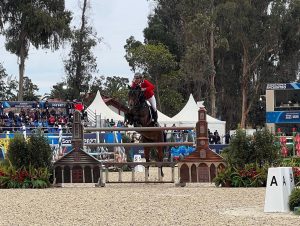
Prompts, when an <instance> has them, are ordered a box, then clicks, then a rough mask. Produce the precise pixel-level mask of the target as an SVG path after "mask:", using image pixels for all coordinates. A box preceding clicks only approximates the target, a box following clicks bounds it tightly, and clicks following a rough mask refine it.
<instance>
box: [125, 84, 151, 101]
mask: <svg viewBox="0 0 300 226" xmlns="http://www.w3.org/2000/svg"><path fill="white" fill-rule="evenodd" d="M138 85H139V86H141V88H146V90H145V91H144V95H145V98H146V100H148V99H149V98H151V97H152V96H153V95H154V89H155V86H154V85H153V84H152V83H151V82H149V81H148V80H147V79H143V80H142V81H141V83H140V84H137V83H135V82H133V83H132V85H131V87H132V88H135V87H137V86H138Z"/></svg>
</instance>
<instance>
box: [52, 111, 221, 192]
mask: <svg viewBox="0 0 300 226" xmlns="http://www.w3.org/2000/svg"><path fill="white" fill-rule="evenodd" d="M198 118H199V121H198V122H197V124H196V137H197V138H196V142H195V143H194V142H156V143H93V144H84V145H85V146H87V147H116V146H123V147H132V146H140V147H158V146H180V145H186V146H195V147H196V150H195V151H194V152H192V153H191V155H190V156H187V157H186V158H184V159H183V160H181V161H180V162H122V163H118V162H103V161H99V160H98V159H96V158H95V157H93V156H92V155H90V154H88V153H86V152H85V151H83V133H84V131H86V132H94V131H97V132H103V131H110V132H112V131H136V132H140V131H164V130H194V129H195V128H194V127H132V128H128V127H122V128H121V127H117V128H111V127H109V128H107V127H105V128H90V127H89V128H84V127H83V125H82V123H81V120H80V112H78V111H76V112H75V113H74V121H73V126H72V135H73V136H72V146H73V149H72V151H70V152H69V153H67V154H66V155H65V156H63V157H62V158H61V159H59V160H57V161H56V162H55V163H54V183H56V184H61V183H97V186H105V183H174V182H175V174H174V171H175V166H176V165H177V166H178V176H179V178H178V181H179V182H180V183H186V182H211V181H212V179H213V177H214V176H215V175H216V174H217V169H218V168H220V167H221V168H223V167H225V162H224V160H223V159H222V157H221V156H219V155H218V154H216V153H214V152H213V151H211V150H210V149H209V148H208V134H207V121H206V110H205V109H204V108H202V107H201V108H200V109H199V114H198ZM138 165H142V166H144V167H145V178H144V180H143V181H136V180H135V170H134V168H135V166H138ZM150 166H155V167H157V168H158V180H149V178H148V173H149V172H148V169H149V167H150ZM212 166H213V167H212ZM111 167H114V168H117V169H118V172H119V177H118V180H117V181H110V180H109V169H110V168H111ZM124 167H129V168H131V171H132V178H131V181H123V180H122V172H123V168H124ZM161 167H170V168H171V171H172V178H171V180H167V181H164V180H163V179H162V176H161V173H160V169H161ZM104 173H105V177H104Z"/></svg>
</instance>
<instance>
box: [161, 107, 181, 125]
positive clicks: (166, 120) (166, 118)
mask: <svg viewBox="0 0 300 226" xmlns="http://www.w3.org/2000/svg"><path fill="white" fill-rule="evenodd" d="M157 115H158V118H157V121H158V122H159V123H160V124H161V126H162V124H168V125H169V124H173V123H176V122H175V121H174V119H172V118H170V117H169V116H167V115H165V114H164V113H162V112H160V111H158V110H157Z"/></svg>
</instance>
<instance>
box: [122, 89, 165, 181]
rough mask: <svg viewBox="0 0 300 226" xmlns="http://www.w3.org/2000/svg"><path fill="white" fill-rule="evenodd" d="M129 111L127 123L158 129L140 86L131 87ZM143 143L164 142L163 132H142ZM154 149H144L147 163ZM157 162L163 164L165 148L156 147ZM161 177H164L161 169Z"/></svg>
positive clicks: (126, 118)
mask: <svg viewBox="0 0 300 226" xmlns="http://www.w3.org/2000/svg"><path fill="white" fill-rule="evenodd" d="M128 107H129V111H128V113H127V114H126V115H125V122H126V123H127V124H130V125H133V126H134V127H156V126H157V125H156V123H155V122H154V121H153V120H152V115H153V113H152V112H153V109H152V108H151V107H150V106H149V105H148V103H147V101H146V99H145V96H144V92H143V91H142V90H141V88H140V87H139V86H137V87H136V88H131V87H129V92H128ZM140 134H141V142H142V143H153V142H164V141H165V139H164V132H163V131H141V132H140ZM151 148H152V147H144V155H145V159H146V162H150V150H151ZM156 153H157V161H158V162H162V161H163V157H164V153H163V147H156ZM161 176H164V174H163V171H162V168H161Z"/></svg>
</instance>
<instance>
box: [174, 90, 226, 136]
mask: <svg viewBox="0 0 300 226" xmlns="http://www.w3.org/2000/svg"><path fill="white" fill-rule="evenodd" d="M202 103H203V102H202ZM202 103H200V105H202ZM202 106H203V105H202ZM199 107H201V106H198V105H197V103H196V101H195V99H194V97H193V95H192V94H191V95H190V97H189V100H188V102H187V103H186V105H185V106H184V108H183V109H182V110H181V111H180V112H179V113H178V114H177V115H175V116H174V117H173V118H172V119H173V120H174V121H177V122H179V125H181V126H195V125H196V123H197V122H198V110H199ZM206 120H207V123H208V129H210V131H211V132H212V133H213V132H214V131H215V130H218V132H219V135H220V136H221V137H222V136H224V135H225V124H226V122H225V121H221V120H218V119H216V118H213V117H211V116H210V115H206Z"/></svg>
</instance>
